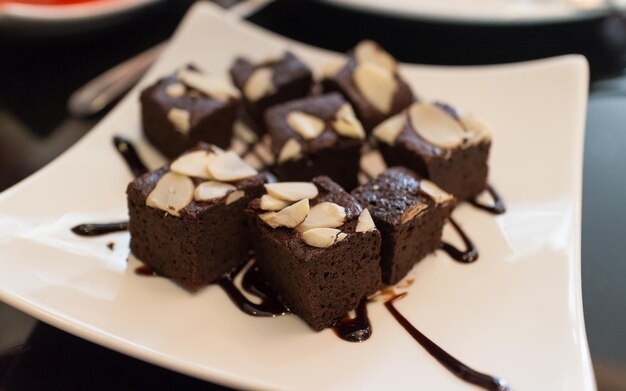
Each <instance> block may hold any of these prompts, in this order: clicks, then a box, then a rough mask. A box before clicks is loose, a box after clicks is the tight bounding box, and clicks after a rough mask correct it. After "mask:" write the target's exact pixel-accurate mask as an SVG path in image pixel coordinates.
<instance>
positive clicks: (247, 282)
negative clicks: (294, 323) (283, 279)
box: [217, 262, 289, 317]
mask: <svg viewBox="0 0 626 391" xmlns="http://www.w3.org/2000/svg"><path fill="white" fill-rule="evenodd" d="M239 271H240V270H236V271H234V272H232V273H229V274H226V275H225V276H224V277H222V278H220V279H219V280H218V281H217V283H218V284H219V285H220V287H222V289H223V290H224V292H226V294H227V295H228V297H229V298H230V300H231V301H232V302H233V303H234V304H235V305H236V306H237V308H239V309H240V310H241V311H242V312H244V313H246V314H248V315H252V316H262V317H276V316H281V315H285V314H286V313H288V312H289V310H288V309H287V308H285V306H284V305H282V303H281V302H280V301H279V300H278V297H277V296H276V295H275V293H274V292H273V290H272V289H271V288H270V286H269V283H268V282H267V281H266V280H265V279H264V278H263V276H262V275H261V273H260V272H259V270H258V268H257V267H256V263H255V262H253V263H252V265H250V267H248V270H246V272H245V273H244V275H243V280H242V287H243V289H244V290H245V291H246V292H248V293H250V294H253V295H254V296H256V297H258V298H259V299H261V302H260V303H258V304H257V303H253V302H251V301H250V300H248V298H247V297H246V296H244V295H243V293H242V292H241V291H240V290H239V289H238V288H237V287H236V286H235V283H234V281H235V277H237V274H239Z"/></svg>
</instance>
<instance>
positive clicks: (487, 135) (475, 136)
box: [459, 114, 491, 144]
mask: <svg viewBox="0 0 626 391" xmlns="http://www.w3.org/2000/svg"><path fill="white" fill-rule="evenodd" d="M459 121H461V125H463V127H464V128H465V137H466V138H467V140H468V141H469V142H470V143H472V144H477V143H479V142H481V141H484V140H489V139H491V132H490V131H489V129H488V128H487V125H485V124H484V123H482V122H481V121H480V120H478V119H477V118H476V117H474V116H473V115H471V114H467V115H463V116H461V117H460V118H459Z"/></svg>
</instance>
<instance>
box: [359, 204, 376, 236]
mask: <svg viewBox="0 0 626 391" xmlns="http://www.w3.org/2000/svg"><path fill="white" fill-rule="evenodd" d="M355 230H356V232H370V231H375V230H376V224H374V220H372V215H371V214H370V211H369V210H367V209H363V212H361V214H360V215H359V220H358V221H357V223H356V229H355Z"/></svg>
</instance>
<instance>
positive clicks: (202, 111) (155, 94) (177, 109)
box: [140, 65, 239, 159]
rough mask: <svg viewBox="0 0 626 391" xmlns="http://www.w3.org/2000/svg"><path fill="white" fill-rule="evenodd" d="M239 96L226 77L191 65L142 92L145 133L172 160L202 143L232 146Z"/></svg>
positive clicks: (142, 117)
mask: <svg viewBox="0 0 626 391" xmlns="http://www.w3.org/2000/svg"><path fill="white" fill-rule="evenodd" d="M238 95H239V94H238V92H237V90H236V89H234V88H233V87H232V86H230V85H229V83H228V81H227V80H226V79H223V78H220V77H217V76H215V75H210V74H208V73H204V72H202V71H200V70H199V69H198V68H196V67H194V66H192V65H188V66H186V67H184V68H181V69H180V70H178V71H177V72H176V73H174V74H172V75H170V76H168V77H166V78H163V79H161V80H159V81H157V82H156V83H154V84H153V85H152V86H150V87H148V88H146V89H145V90H144V91H143V92H142V93H141V97H140V101H141V120H142V125H143V131H144V134H145V135H146V138H147V139H148V140H149V141H150V142H151V143H152V144H153V145H154V146H155V147H156V148H157V149H158V150H159V151H160V152H161V153H162V154H163V155H165V156H166V157H168V158H170V159H172V158H175V157H176V156H178V155H180V154H181V153H183V152H184V151H186V150H188V149H190V148H193V147H194V146H195V145H196V144H198V142H207V143H211V144H214V145H217V146H218V147H221V148H228V146H229V145H230V141H231V138H232V134H233V123H234V121H235V116H236V114H237V110H238V107H239V98H238V97H237V96H238Z"/></svg>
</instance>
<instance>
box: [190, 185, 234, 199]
mask: <svg viewBox="0 0 626 391" xmlns="http://www.w3.org/2000/svg"><path fill="white" fill-rule="evenodd" d="M234 190H237V188H236V187H235V186H233V185H229V184H228V183H221V182H215V181H208V182H202V183H201V184H199V185H198V186H196V190H195V191H194V192H193V198H194V199H195V200H196V201H210V200H214V199H217V198H223V197H225V196H226V194H228V193H230V192H232V191H234Z"/></svg>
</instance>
